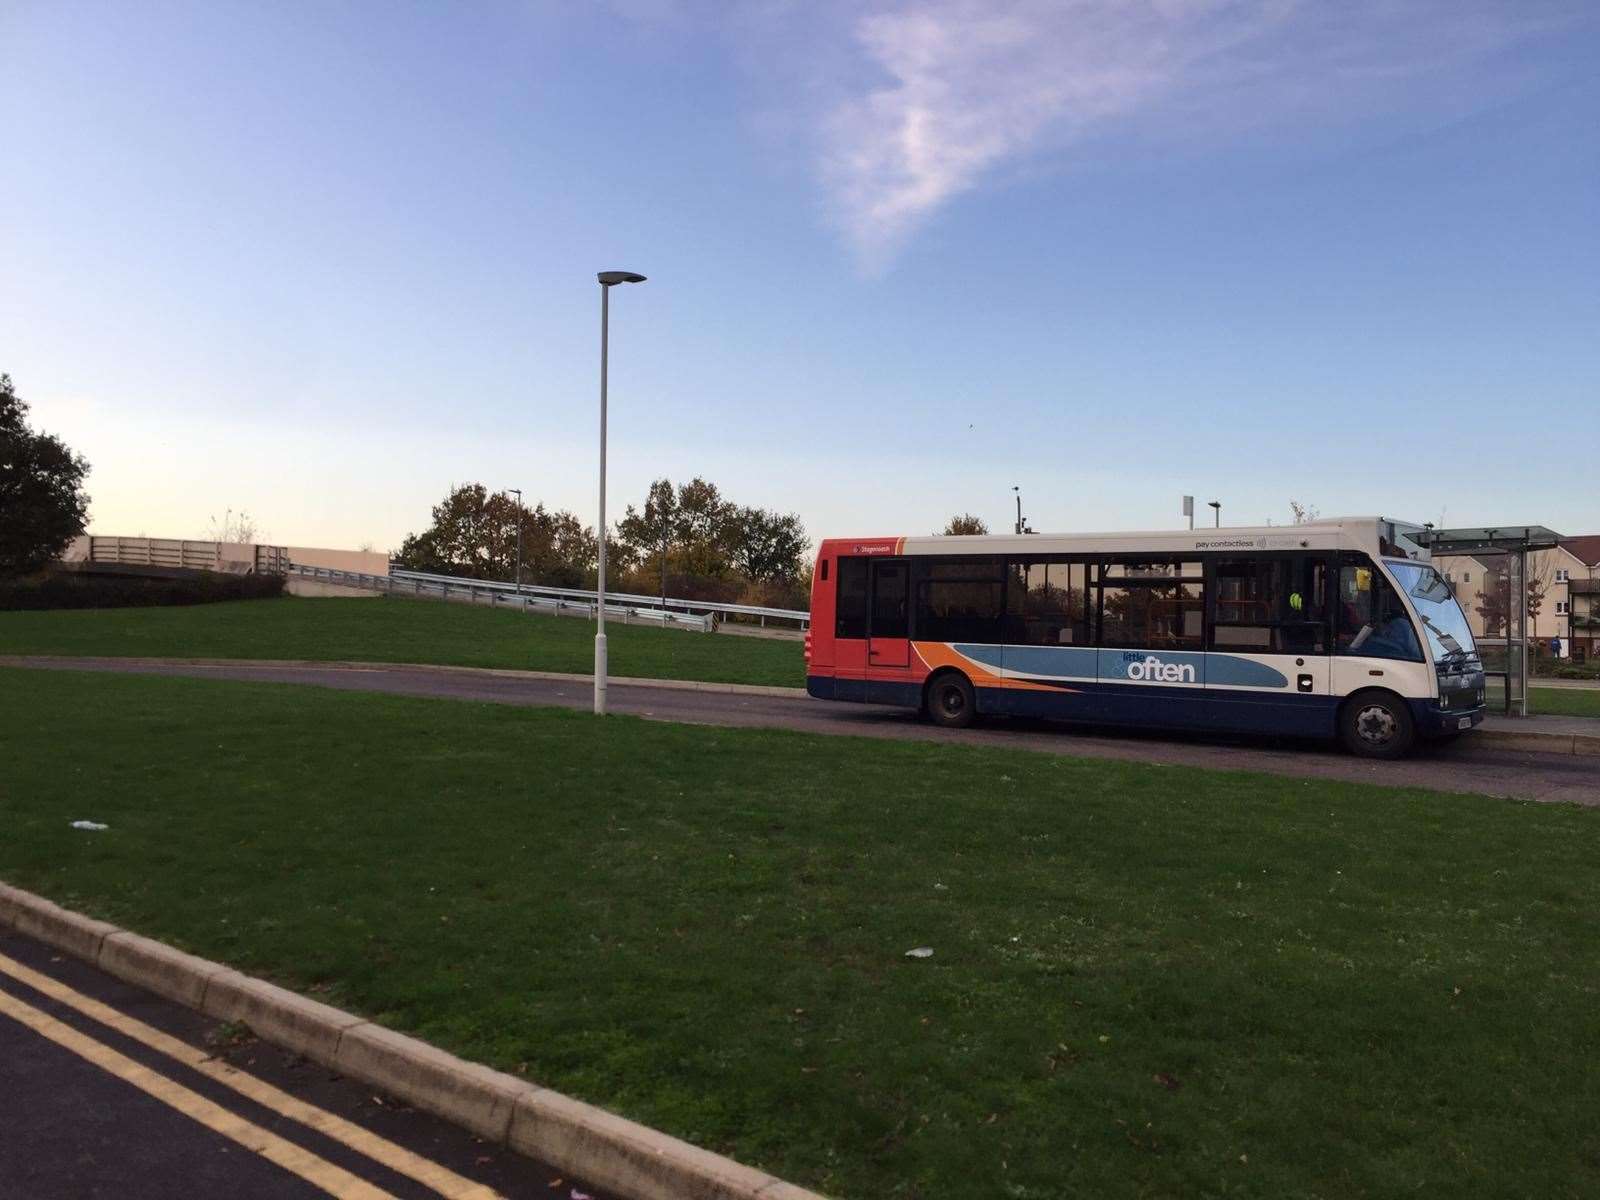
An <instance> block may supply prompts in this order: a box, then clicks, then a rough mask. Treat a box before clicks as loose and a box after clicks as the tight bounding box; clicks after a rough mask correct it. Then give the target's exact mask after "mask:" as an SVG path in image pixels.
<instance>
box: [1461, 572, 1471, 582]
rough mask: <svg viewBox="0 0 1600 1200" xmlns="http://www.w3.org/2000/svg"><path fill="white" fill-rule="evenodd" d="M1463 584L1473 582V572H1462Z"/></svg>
mask: <svg viewBox="0 0 1600 1200" xmlns="http://www.w3.org/2000/svg"><path fill="white" fill-rule="evenodd" d="M1461 582H1462V583H1471V582H1472V572H1471V571H1463V572H1461Z"/></svg>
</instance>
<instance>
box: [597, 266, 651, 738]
mask: <svg viewBox="0 0 1600 1200" xmlns="http://www.w3.org/2000/svg"><path fill="white" fill-rule="evenodd" d="M595 278H596V279H598V280H599V281H600V527H599V533H600V572H599V585H600V586H599V587H598V588H597V589H596V593H597V599H596V603H595V607H594V612H595V619H596V621H597V622H598V625H597V627H596V631H595V635H594V711H595V715H596V716H600V717H603V716H605V712H606V367H607V360H608V358H609V357H610V337H611V289H612V288H613V287H614V286H616V285H617V284H619V283H643V282H644V276H643V275H636V274H634V272H632V271H601V272H600V273H599V274H598V275H596V276H595Z"/></svg>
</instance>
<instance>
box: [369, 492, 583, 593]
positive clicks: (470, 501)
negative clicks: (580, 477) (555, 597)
mask: <svg viewBox="0 0 1600 1200" xmlns="http://www.w3.org/2000/svg"><path fill="white" fill-rule="evenodd" d="M519 524H520V525H521V528H522V577H523V579H524V580H532V581H535V582H538V583H543V584H547V585H549V586H552V587H582V586H584V585H585V584H586V583H588V582H589V581H590V580H591V579H592V577H593V576H594V574H595V570H596V567H597V565H598V559H599V545H598V543H597V542H596V541H595V536H594V530H593V529H592V528H590V527H589V526H586V525H584V524H583V522H582V521H580V520H578V518H577V517H576V516H574V515H573V514H572V513H570V512H567V511H565V510H558V511H554V512H552V511H550V510H549V509H546V508H545V506H544V505H543V504H542V503H540V504H536V505H534V506H533V507H532V508H528V507H526V506H524V505H519V504H518V503H517V502H516V501H515V500H513V499H512V498H511V497H510V496H508V495H506V494H505V493H503V492H494V493H491V492H490V491H489V490H488V489H487V488H485V487H484V486H483V484H481V483H469V484H463V485H461V486H460V487H456V488H452V489H451V490H450V492H449V493H448V494H447V495H446V496H445V498H444V500H443V501H442V502H440V503H439V504H436V505H434V506H433V524H432V525H430V526H429V527H428V528H427V529H425V530H423V531H422V532H421V533H414V534H411V535H410V536H408V537H407V538H406V540H405V541H404V542H403V543H402V544H401V546H400V549H399V550H398V551H396V552H395V556H394V557H395V561H396V562H398V563H399V564H400V565H402V566H405V567H409V568H411V569H412V570H416V571H434V572H437V573H439V574H442V575H463V576H466V577H468V578H472V579H507V580H509V579H511V578H512V577H513V576H514V575H515V574H516V562H517V527H518V525H519Z"/></svg>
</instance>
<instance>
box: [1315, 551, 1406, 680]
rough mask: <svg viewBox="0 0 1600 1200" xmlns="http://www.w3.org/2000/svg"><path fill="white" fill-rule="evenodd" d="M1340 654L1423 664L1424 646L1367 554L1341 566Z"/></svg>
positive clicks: (1348, 559)
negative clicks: (1395, 659)
mask: <svg viewBox="0 0 1600 1200" xmlns="http://www.w3.org/2000/svg"><path fill="white" fill-rule="evenodd" d="M1337 608H1338V620H1339V632H1338V636H1337V638H1336V639H1335V642H1334V650H1335V652H1336V653H1338V654H1354V655H1360V656H1363V657H1366V658H1397V659H1404V660H1406V661H1407V662H1421V661H1422V645H1421V643H1419V642H1418V641H1417V631H1416V630H1415V629H1414V628H1413V627H1412V625H1411V618H1410V617H1408V616H1407V615H1406V610H1405V606H1404V605H1403V604H1401V603H1400V597H1399V596H1398V595H1396V594H1395V590H1394V588H1393V587H1391V586H1390V584H1389V581H1388V580H1387V579H1385V578H1384V577H1383V575H1382V574H1381V573H1380V572H1379V571H1378V569H1377V567H1376V566H1374V565H1373V563H1372V561H1371V560H1370V559H1368V558H1366V557H1365V556H1364V555H1363V556H1361V557H1360V558H1359V559H1354V560H1353V559H1351V558H1346V559H1345V561H1344V562H1343V563H1342V564H1341V565H1340V567H1339V595H1338V597H1337Z"/></svg>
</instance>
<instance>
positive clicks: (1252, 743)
mask: <svg viewBox="0 0 1600 1200" xmlns="http://www.w3.org/2000/svg"><path fill="white" fill-rule="evenodd" d="M6 662H7V665H16V666H40V667H48V668H55V669H71V670H80V671H119V672H133V673H137V674H146V675H182V676H194V677H200V678H209V679H235V680H249V681H257V682H269V683H299V684H311V685H315V686H318V687H331V688H339V689H344V690H350V691H366V692H386V693H391V694H397V695H406V696H429V697H439V698H445V699H452V700H480V701H489V702H492V703H496V704H522V705H532V706H544V707H565V708H587V707H589V705H590V703H591V697H592V691H591V685H590V683H589V681H588V680H587V679H539V678H533V677H530V676H527V675H520V674H516V673H511V672H503V673H502V672H491V671H481V670H474V669H471V668H449V667H414V666H398V665H386V664H381V663H373V664H362V665H334V664H307V663H272V662H260V663H241V662H233V663H228V664H226V665H213V664H202V663H189V662H182V661H177V660H170V661H164V660H149V659H115V658H73V659H60V658H54V659H52V658H26V657H19V658H9V659H7V660H6ZM609 706H610V710H611V711H612V712H615V713H628V714H632V715H635V716H640V717H647V718H651V719H654V720H662V721H680V722H687V723H691V724H702V725H725V726H751V727H759V728H774V729H794V730H801V731H805V732H808V733H825V734H835V735H840V734H844V735H850V736H854V737H879V738H901V739H914V740H919V741H938V742H959V743H964V744H968V745H980V746H991V747H1007V746H1010V747H1015V748H1018V749H1026V750H1040V751H1044V752H1046V753H1050V754H1067V755H1073V756H1077V757H1084V758H1107V759H1120V760H1124V761H1130V762H1145V763H1162V764H1166V765H1170V766H1195V767H1214V768H1220V769H1226V770H1240V771H1262V772H1266V773H1268V774H1272V775H1286V776H1291V777H1294V778H1301V779H1341V780H1348V781H1353V782H1360V783H1377V784H1388V785H1393V786H1415V787H1427V788H1434V789H1439V790H1443V791H1456V792H1476V793H1480V794H1483V795H1491V796H1511V797H1516V798H1518V799H1525V800H1542V801H1566V802H1570V803H1575V804H1586V805H1600V760H1597V759H1596V758H1594V757H1592V756H1582V755H1571V754H1552V753H1542V752H1535V751H1519V750H1507V749H1498V748H1496V749H1491V748H1489V747H1488V746H1482V745H1478V746H1475V745H1474V744H1473V739H1472V737H1471V735H1466V736H1464V737H1462V738H1460V739H1459V740H1457V741H1455V742H1453V743H1449V744H1444V745H1427V746H1425V747H1423V748H1421V749H1420V750H1419V751H1418V752H1417V753H1416V754H1414V755H1412V756H1411V757H1409V758H1406V759H1402V760H1400V761H1398V762H1368V761H1364V760H1361V759H1356V758H1352V757H1350V756H1349V755H1348V754H1346V753H1345V752H1344V751H1342V750H1340V749H1338V748H1337V747H1335V746H1333V745H1331V744H1326V743H1320V742H1300V741H1293V742H1288V741H1285V740H1284V739H1261V738H1254V739H1252V738H1227V739H1224V738H1219V737H1200V736H1185V735H1175V734H1170V733H1161V734H1154V733H1142V732H1128V731H1120V730H1118V731H1110V730H1105V729H1095V728H1089V727H1084V726H1077V725H1069V724H1066V723H1064V722H1053V721H1020V720H1004V721H1000V720H996V721H993V722H990V723H988V724H986V725H982V726H980V727H978V728H973V729H964V730H945V729H937V728H934V727H932V726H930V725H927V724H925V723H923V722H922V721H920V720H918V718H917V716H916V714H914V713H911V712H908V711H906V710H903V709H897V708H882V707H878V706H876V705H866V704H835V703H827V702H823V701H819V700H812V699H810V698H809V697H806V696H788V695H786V696H770V695H752V694H749V693H738V692H719V691H698V690H686V689H678V688H664V687H652V686H648V685H632V684H628V685H624V684H618V683H616V682H615V681H613V682H612V683H611V685H610V689H609Z"/></svg>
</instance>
